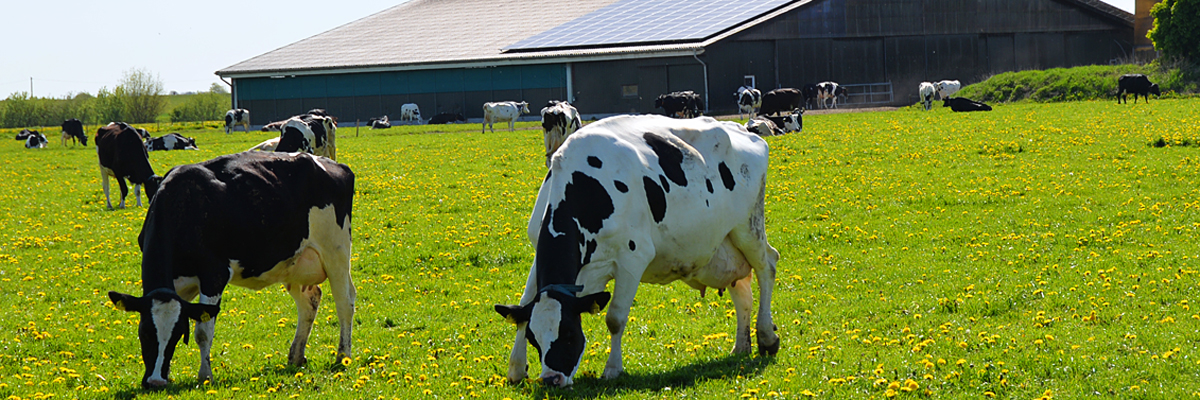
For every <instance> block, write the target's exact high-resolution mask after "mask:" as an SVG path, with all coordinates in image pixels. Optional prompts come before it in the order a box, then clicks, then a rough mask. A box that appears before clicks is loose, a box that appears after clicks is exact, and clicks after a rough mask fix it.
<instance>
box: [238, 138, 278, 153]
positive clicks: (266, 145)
mask: <svg viewBox="0 0 1200 400" xmlns="http://www.w3.org/2000/svg"><path fill="white" fill-rule="evenodd" d="M276 147H279V138H277V137H275V138H270V139H267V140H264V141H262V143H259V144H257V145H255V146H254V147H251V148H250V149H249V150H246V151H275V148H276Z"/></svg>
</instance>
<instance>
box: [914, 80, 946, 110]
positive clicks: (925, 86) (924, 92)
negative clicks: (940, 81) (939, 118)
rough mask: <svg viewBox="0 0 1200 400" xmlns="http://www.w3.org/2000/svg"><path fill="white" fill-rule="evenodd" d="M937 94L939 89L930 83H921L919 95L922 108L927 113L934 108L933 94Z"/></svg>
mask: <svg viewBox="0 0 1200 400" xmlns="http://www.w3.org/2000/svg"><path fill="white" fill-rule="evenodd" d="M936 92H937V87H936V86H934V85H933V84H932V83H929V82H921V84H920V85H919V86H918V87H917V93H918V94H920V95H921V106H923V107H925V111H929V109H931V108H933V94H934V93H936ZM943 106H945V105H944V104H943Z"/></svg>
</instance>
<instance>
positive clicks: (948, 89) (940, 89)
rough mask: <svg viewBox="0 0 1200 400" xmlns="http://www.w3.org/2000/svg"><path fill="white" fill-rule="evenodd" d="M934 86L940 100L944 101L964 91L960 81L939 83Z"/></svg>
mask: <svg viewBox="0 0 1200 400" xmlns="http://www.w3.org/2000/svg"><path fill="white" fill-rule="evenodd" d="M933 86H935V87H937V93H938V98H939V99H943V100H945V99H946V98H947V97H950V96H952V95H954V94H955V93H958V91H959V89H962V84H961V83H959V82H958V81H938V82H937V83H934V84H933Z"/></svg>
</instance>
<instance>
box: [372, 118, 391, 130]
mask: <svg viewBox="0 0 1200 400" xmlns="http://www.w3.org/2000/svg"><path fill="white" fill-rule="evenodd" d="M367 126H369V127H371V129H387V128H391V127H392V122H391V121H388V116H386V115H384V116H382V117H379V118H371V119H369V120H367Z"/></svg>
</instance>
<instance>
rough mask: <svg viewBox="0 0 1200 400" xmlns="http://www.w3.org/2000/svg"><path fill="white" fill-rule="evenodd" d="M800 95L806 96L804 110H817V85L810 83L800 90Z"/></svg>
mask: <svg viewBox="0 0 1200 400" xmlns="http://www.w3.org/2000/svg"><path fill="white" fill-rule="evenodd" d="M800 94H801V95H803V96H804V108H806V109H809V110H815V109H817V85H816V84H814V83H809V84H806V85H804V86H803V87H801V88H800Z"/></svg>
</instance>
